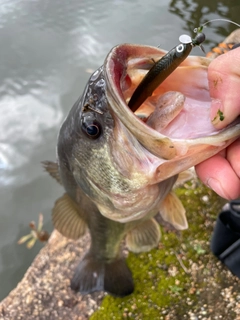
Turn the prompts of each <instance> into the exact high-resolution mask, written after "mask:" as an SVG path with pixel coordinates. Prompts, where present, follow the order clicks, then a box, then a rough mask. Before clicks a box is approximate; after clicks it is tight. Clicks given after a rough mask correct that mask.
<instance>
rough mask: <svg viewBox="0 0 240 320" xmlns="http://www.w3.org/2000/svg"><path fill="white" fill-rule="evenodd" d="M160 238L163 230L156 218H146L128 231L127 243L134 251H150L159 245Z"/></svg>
mask: <svg viewBox="0 0 240 320" xmlns="http://www.w3.org/2000/svg"><path fill="white" fill-rule="evenodd" d="M160 238H161V231H160V228H159V225H158V223H157V222H156V220H155V219H149V220H144V221H143V222H142V223H141V224H138V225H137V226H136V227H134V228H133V229H131V230H130V231H129V232H128V234H127V236H126V245H127V247H128V249H129V250H130V251H132V252H136V253H138V252H144V251H149V250H151V249H153V248H155V247H157V245H158V243H159V240H160Z"/></svg>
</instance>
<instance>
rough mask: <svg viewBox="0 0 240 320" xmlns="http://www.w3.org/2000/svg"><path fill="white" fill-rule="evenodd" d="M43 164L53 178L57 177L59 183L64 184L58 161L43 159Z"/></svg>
mask: <svg viewBox="0 0 240 320" xmlns="http://www.w3.org/2000/svg"><path fill="white" fill-rule="evenodd" d="M42 165H43V168H44V169H45V170H46V171H47V172H48V173H49V174H50V176H51V177H52V178H54V179H56V180H57V182H58V183H60V184H62V181H61V177H60V174H59V170H58V164H57V162H53V161H42Z"/></svg>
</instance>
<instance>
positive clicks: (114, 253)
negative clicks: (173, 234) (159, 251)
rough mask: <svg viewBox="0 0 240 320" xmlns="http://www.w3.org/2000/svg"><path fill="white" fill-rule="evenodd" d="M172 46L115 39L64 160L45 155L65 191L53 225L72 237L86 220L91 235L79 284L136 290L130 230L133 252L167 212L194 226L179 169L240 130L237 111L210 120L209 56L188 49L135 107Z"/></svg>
mask: <svg viewBox="0 0 240 320" xmlns="http://www.w3.org/2000/svg"><path fill="white" fill-rule="evenodd" d="M164 54H165V52H164V51H162V50H160V49H158V48H155V47H149V46H138V45H130V44H124V45H119V46H117V47H115V48H113V49H112V50H111V51H110V53H109V55H108V56H107V58H106V60H105V63H104V65H103V66H102V67H100V68H99V69H98V70H97V71H96V72H94V73H93V74H92V76H91V77H90V79H89V82H88V84H87V86H86V88H85V91H84V93H83V95H82V97H81V98H79V99H78V100H77V102H76V103H75V104H74V106H73V108H72V109H71V110H70V112H69V114H68V116H67V117H66V119H65V121H64V123H63V124H62V127H61V129H60V132H59V136H58V144H57V163H56V164H54V163H51V162H45V168H46V169H47V171H49V173H50V174H51V175H52V176H53V177H55V178H56V180H57V181H58V182H60V183H62V185H63V187H64V188H65V191H66V193H65V194H64V195H63V196H62V197H61V198H60V199H58V200H57V201H56V203H55V206H54V208H53V215H52V218H53V224H54V226H55V228H56V229H57V230H58V231H60V232H61V233H62V234H63V235H65V236H67V237H69V238H73V239H78V238H79V237H81V236H82V235H83V234H84V233H85V232H86V230H87V229H88V230H89V232H90V235H91V247H90V249H89V252H88V253H87V254H86V256H85V257H84V258H83V260H82V261H81V262H80V264H79V265H78V267H77V269H76V271H75V274H74V276H73V278H72V281H71V287H72V288H73V289H74V290H76V291H80V292H81V293H89V292H93V291H99V290H104V291H107V292H109V293H111V294H113V295H117V296H125V295H127V294H130V293H131V292H133V289H134V286H133V280H132V275H131V271H130V270H129V268H128V267H127V265H126V262H125V259H124V257H123V256H122V253H121V250H120V248H121V243H122V241H123V239H124V238H125V239H126V245H127V247H128V249H129V250H131V251H133V252H141V251H148V250H150V249H152V248H153V247H156V246H157V244H158V242H159V240H160V236H161V234H160V229H159V225H158V223H157V222H156V220H155V219H154V217H155V216H156V215H157V214H158V213H159V212H160V215H161V217H162V218H163V219H164V220H165V221H166V222H169V223H170V224H172V225H173V226H174V227H175V228H176V229H180V230H182V229H185V228H187V221H186V217H185V210H184V208H183V206H182V205H181V202H180V201H179V200H178V198H177V197H176V196H175V195H174V193H173V192H172V188H173V186H174V183H175V182H176V180H177V177H178V175H179V174H180V176H181V172H183V171H184V170H187V169H189V168H190V167H192V166H193V165H196V164H197V163H199V162H201V161H203V160H205V159H207V158H209V157H211V156H212V155H214V154H216V153H217V152H219V151H220V150H221V149H223V148H225V147H226V146H227V145H229V144H230V143H231V142H233V141H234V140H235V139H236V138H237V137H238V136H239V135H240V121H239V119H237V120H236V121H235V123H234V124H232V125H230V126H229V127H227V128H226V129H223V130H221V131H216V130H215V129H214V127H213V126H212V125H211V123H210V119H209V116H208V111H209V108H210V97H209V93H208V84H207V66H208V64H209V62H210V60H209V59H205V58H201V57H189V58H187V59H186V60H185V61H184V62H183V63H182V64H181V65H180V67H178V68H177V69H176V70H175V71H174V72H173V74H171V75H170V77H168V78H167V79H166V80H165V81H164V82H163V83H162V84H161V85H160V86H159V87H158V88H157V89H156V90H155V91H154V92H153V95H152V96H150V97H149V98H148V99H146V101H145V102H144V103H143V104H142V105H141V107H140V108H139V109H138V110H136V112H135V113H133V112H132V111H131V110H130V109H129V107H128V104H127V103H128V101H129V100H130V98H131V96H132V94H133V92H134V90H135V89H136V87H137V85H138V84H139V83H140V81H141V80H142V79H143V77H144V76H145V74H146V73H147V71H148V70H149V69H150V68H151V67H152V65H153V63H154V61H157V60H158V59H159V58H161V56H163V55H164ZM179 79H180V80H179ZM169 91H170V92H169ZM195 105H196V106H195ZM201 108H202V109H201ZM199 109H200V110H199ZM205 109H206V110H207V111H206V110H205ZM197 112H200V114H201V115H202V119H199V118H201V117H200V116H199V114H197ZM163 118H164V119H165V120H164V125H163V124H161V119H163ZM141 119H144V121H142V120H141ZM191 121H194V122H195V123H194V129H190V130H189V127H191V125H192V123H191Z"/></svg>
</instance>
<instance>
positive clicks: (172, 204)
mask: <svg viewBox="0 0 240 320" xmlns="http://www.w3.org/2000/svg"><path fill="white" fill-rule="evenodd" d="M185 212H186V211H185V209H184V207H183V205H182V202H181V201H180V200H179V198H178V197H177V196H176V194H175V193H174V192H170V193H169V194H168V195H167V196H166V198H165V199H164V200H163V201H162V202H161V205H160V208H159V213H160V215H161V217H162V218H163V220H164V221H166V222H169V223H170V224H171V225H172V226H173V227H174V228H175V229H177V230H185V229H187V228H188V222H187V218H186V214H185Z"/></svg>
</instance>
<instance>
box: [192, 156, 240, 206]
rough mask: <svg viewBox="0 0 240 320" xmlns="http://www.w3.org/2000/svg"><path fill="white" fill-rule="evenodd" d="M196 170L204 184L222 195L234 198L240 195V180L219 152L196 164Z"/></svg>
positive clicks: (229, 198) (226, 197)
mask: <svg viewBox="0 0 240 320" xmlns="http://www.w3.org/2000/svg"><path fill="white" fill-rule="evenodd" d="M196 172H197V175H198V176H199V178H200V179H201V180H202V181H203V183H204V184H206V185H207V186H209V187H210V188H211V189H213V190H214V191H215V192H216V193H217V194H219V195H220V196H221V197H223V198H225V199H228V200H232V199H236V198H238V197H239V196H240V180H239V177H238V176H237V174H236V173H235V171H234V170H233V168H232V167H231V165H230V163H229V162H228V161H227V160H226V159H225V158H224V157H222V156H221V155H219V154H217V155H215V156H213V157H212V158H209V159H208V160H206V161H204V162H201V163H200V164H198V165H197V166H196Z"/></svg>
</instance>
